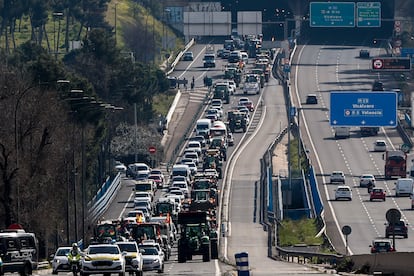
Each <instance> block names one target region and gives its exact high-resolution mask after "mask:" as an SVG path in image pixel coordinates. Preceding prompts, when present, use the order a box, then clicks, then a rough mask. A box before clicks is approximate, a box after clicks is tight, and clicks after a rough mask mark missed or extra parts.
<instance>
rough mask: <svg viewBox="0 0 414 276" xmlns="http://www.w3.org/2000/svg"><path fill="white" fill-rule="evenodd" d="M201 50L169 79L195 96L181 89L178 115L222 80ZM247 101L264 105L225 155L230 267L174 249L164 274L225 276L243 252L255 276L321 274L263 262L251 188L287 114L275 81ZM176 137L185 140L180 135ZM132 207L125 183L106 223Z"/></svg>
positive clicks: (224, 247) (262, 235) (225, 247)
mask: <svg viewBox="0 0 414 276" xmlns="http://www.w3.org/2000/svg"><path fill="white" fill-rule="evenodd" d="M205 46H206V45H201V44H198V45H195V46H193V47H192V49H191V51H193V53H194V57H195V59H194V61H192V62H190V61H186V62H180V63H179V64H178V65H177V67H176V69H175V70H174V72H173V73H172V76H175V77H177V78H180V79H182V78H186V79H187V80H189V81H190V80H191V78H192V77H193V76H194V78H195V89H194V91H189V90H190V87H189V85H188V86H187V92H185V89H183V88H182V87H181V90H182V92H183V93H189V100H188V101H187V102H186V103H185V104H179V106H177V107H178V110H180V108H181V109H185V108H189V106H190V105H194V106H196V105H200V104H201V105H202V104H205V103H204V102H203V101H204V98H205V93H207V89H206V88H205V87H204V86H203V78H204V76H205V75H207V76H209V77H213V78H219V75H221V74H223V71H222V66H223V65H224V63H223V61H221V60H220V59H217V67H216V68H215V69H211V68H209V69H205V68H203V66H202V57H203V52H204V51H205ZM214 46H215V48H216V49H218V48H220V47H221V45H218V44H216V45H214ZM240 96H245V95H243V94H241V91H240V90H239V91H238V93H236V95H235V96H232V97H231V102H230V104H229V105H225V108H226V109H227V108H228V107H232V106H237V102H238V98H239V97H240ZM248 96H249V98H250V99H252V100H253V102H254V103H255V105H256V106H257V103H258V102H259V101H260V97H263V103H264V104H263V105H262V106H259V107H257V108H256V111H255V112H254V113H253V114H252V117H251V124H250V127H249V129H248V131H247V132H246V133H245V134H243V133H242V132H239V133H236V134H235V135H234V138H235V146H234V147H230V148H229V149H228V161H227V162H226V167H227V170H228V173H227V175H226V176H225V178H224V179H223V183H224V185H226V187H227V188H230V190H231V191H230V190H229V189H227V190H228V191H230V192H229V193H228V194H226V193H225V194H223V196H224V201H223V203H222V205H226V206H227V208H224V211H223V214H222V215H221V217H222V218H223V217H224V218H225V221H224V223H225V225H226V237H225V238H223V239H221V240H220V243H221V248H220V249H221V252H220V256H222V257H224V258H225V259H228V261H226V262H221V261H218V260H212V261H211V262H208V263H203V262H202V260H201V257H200V256H195V257H194V259H193V260H192V261H188V262H187V263H178V262H177V254H176V253H177V252H176V248H174V250H173V256H172V258H171V259H170V260H169V261H167V262H166V266H165V273H166V274H168V275H194V273H195V272H196V274H197V275H223V274H225V273H226V272H228V271H235V268H234V267H233V266H230V265H227V264H226V263H227V262H230V263H231V264H234V263H235V260H234V254H235V253H238V252H244V251H247V252H249V258H250V267H251V270H252V273H254V275H272V274H273V272H272V271H275V270H278V271H280V272H281V273H282V274H284V273H288V274H290V275H296V273H297V275H300V274H304V273H309V274H314V275H318V274H319V272H318V271H316V270H314V269H312V268H309V267H306V266H303V265H299V264H291V263H284V262H277V261H274V260H272V259H269V258H268V257H267V250H268V247H267V233H266V232H265V231H263V227H262V225H260V224H259V223H258V220H256V219H255V217H256V216H258V213H254V212H255V210H256V212H258V206H254V205H255V188H256V187H255V185H254V183H255V181H257V180H258V179H259V159H260V158H261V157H262V155H263V153H264V151H265V150H266V149H267V147H268V146H269V145H270V144H271V143H272V142H273V141H274V139H275V138H276V136H277V135H278V134H279V133H280V131H281V129H283V127H285V126H286V125H287V118H286V108H285V102H284V97H283V91H282V87H281V86H280V85H279V84H278V81H277V80H275V79H274V78H271V80H270V81H269V83H268V84H267V86H266V87H265V89H263V93H262V94H261V95H248ZM182 105H186V107H184V106H182ZM192 108H194V107H192ZM195 109H196V108H195ZM182 112H184V111H183V110H182ZM176 119H180V117H178V118H176ZM182 119H184V118H182ZM180 135H183V134H182V133H180ZM240 141H241V143H240ZM221 188H222V187H221ZM162 193H163V191H158V192H157V194H158V195H160V194H162ZM132 202H133V195H132V181H131V180H129V179H126V178H124V179H123V185H122V188H121V190H120V191H119V193H118V196H117V198H116V199H115V200H114V202H113V203H112V205H111V206H110V207H109V209H108V211H107V212H106V213H105V215H104V218H106V219H109V218H119V217H121V216H122V214H123V213H125V212H126V211H127V210H130V209H132V208H133V203H132ZM153 274H154V275H155V274H156V272H147V273H146V274H145V275H153Z"/></svg>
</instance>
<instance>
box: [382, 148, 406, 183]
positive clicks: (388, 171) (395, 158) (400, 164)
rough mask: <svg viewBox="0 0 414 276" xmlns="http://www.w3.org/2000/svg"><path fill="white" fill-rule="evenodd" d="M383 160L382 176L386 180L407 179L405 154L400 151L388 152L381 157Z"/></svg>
mask: <svg viewBox="0 0 414 276" xmlns="http://www.w3.org/2000/svg"><path fill="white" fill-rule="evenodd" d="M383 159H384V160H385V169H384V172H385V173H384V174H385V178H386V179H390V178H391V177H395V176H397V177H402V178H405V177H407V154H406V153H405V152H403V151H401V150H388V151H386V152H385V154H384V155H383Z"/></svg>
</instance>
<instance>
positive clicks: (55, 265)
mask: <svg viewBox="0 0 414 276" xmlns="http://www.w3.org/2000/svg"><path fill="white" fill-rule="evenodd" d="M71 249H72V247H67V246H65V247H59V248H58V249H57V250H56V253H55V254H53V260H52V274H58V272H68V271H70V265H69V261H68V254H69V251H70V250H71Z"/></svg>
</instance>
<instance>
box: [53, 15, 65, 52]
mask: <svg viewBox="0 0 414 276" xmlns="http://www.w3.org/2000/svg"><path fill="white" fill-rule="evenodd" d="M62 16H63V12H54V13H53V51H54V54H55V60H57V56H58V51H59V39H60V19H61V18H62ZM56 18H58V19H59V24H58V34H57V40H56V30H55V29H56Z"/></svg>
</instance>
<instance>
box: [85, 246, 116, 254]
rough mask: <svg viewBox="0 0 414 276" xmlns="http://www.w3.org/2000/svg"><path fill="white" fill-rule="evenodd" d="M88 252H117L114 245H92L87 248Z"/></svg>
mask: <svg viewBox="0 0 414 276" xmlns="http://www.w3.org/2000/svg"><path fill="white" fill-rule="evenodd" d="M89 254H119V250H118V247H116V246H94V247H91V248H89Z"/></svg>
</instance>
